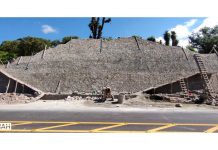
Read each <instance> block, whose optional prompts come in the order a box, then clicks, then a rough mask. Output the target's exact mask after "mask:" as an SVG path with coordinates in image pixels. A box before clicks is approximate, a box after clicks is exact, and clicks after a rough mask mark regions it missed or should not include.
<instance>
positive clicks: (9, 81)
mask: <svg viewBox="0 0 218 150" xmlns="http://www.w3.org/2000/svg"><path fill="white" fill-rule="evenodd" d="M10 83H11V79H10V78H9V80H8V85H7V88H6V91H5V93H8V89H9V87H10Z"/></svg>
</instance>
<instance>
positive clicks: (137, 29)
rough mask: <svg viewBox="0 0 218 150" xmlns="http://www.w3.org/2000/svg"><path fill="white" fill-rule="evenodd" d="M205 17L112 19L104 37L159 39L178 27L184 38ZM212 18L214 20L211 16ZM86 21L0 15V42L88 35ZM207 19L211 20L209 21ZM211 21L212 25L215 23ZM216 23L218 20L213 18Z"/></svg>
mask: <svg viewBox="0 0 218 150" xmlns="http://www.w3.org/2000/svg"><path fill="white" fill-rule="evenodd" d="M208 19H209V18H112V22H111V23H110V24H106V25H105V28H104V31H103V37H113V38H116V37H129V36H132V35H139V36H141V37H143V38H147V37H149V36H155V37H156V38H157V39H161V37H162V35H163V32H164V31H166V30H172V29H174V30H176V31H177V30H178V38H180V39H181V40H185V38H187V36H188V35H182V34H190V33H191V32H192V31H194V30H195V29H197V28H198V27H200V26H203V25H204V24H205V21H207V20H208ZM212 20H213V21H214V19H212ZM89 21H90V18H0V42H2V41H5V40H15V39H17V38H21V37H25V36H35V37H41V38H46V39H50V40H56V39H59V40H60V39H61V38H62V37H64V36H69V35H76V36H79V37H80V38H88V37H89V34H90V31H89V28H88V23H89ZM209 22H211V21H210V20H209ZM212 23H213V24H214V22H212ZM216 23H217V19H215V24H216ZM206 25H207V23H206ZM209 26H211V24H209ZM183 30H184V31H183ZM180 32H181V33H180ZM185 32H187V33H185ZM181 44H182V41H181Z"/></svg>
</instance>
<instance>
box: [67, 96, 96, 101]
mask: <svg viewBox="0 0 218 150" xmlns="http://www.w3.org/2000/svg"><path fill="white" fill-rule="evenodd" d="M96 99H97V97H90V96H87V97H85V98H83V97H82V96H67V98H65V101H74V100H92V101H94V100H96Z"/></svg>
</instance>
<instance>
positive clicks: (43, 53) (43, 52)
mask: <svg viewBox="0 0 218 150" xmlns="http://www.w3.org/2000/svg"><path fill="white" fill-rule="evenodd" d="M46 49H47V45H45V49H44V50H43V51H42V56H41V59H43V58H44V55H45V51H46Z"/></svg>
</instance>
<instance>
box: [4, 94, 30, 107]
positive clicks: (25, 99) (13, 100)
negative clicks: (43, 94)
mask: <svg viewBox="0 0 218 150" xmlns="http://www.w3.org/2000/svg"><path fill="white" fill-rule="evenodd" d="M33 100H34V99H33V98H32V97H31V96H28V95H24V94H15V93H3V94H0V104H24V103H29V102H31V101H33Z"/></svg>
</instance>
